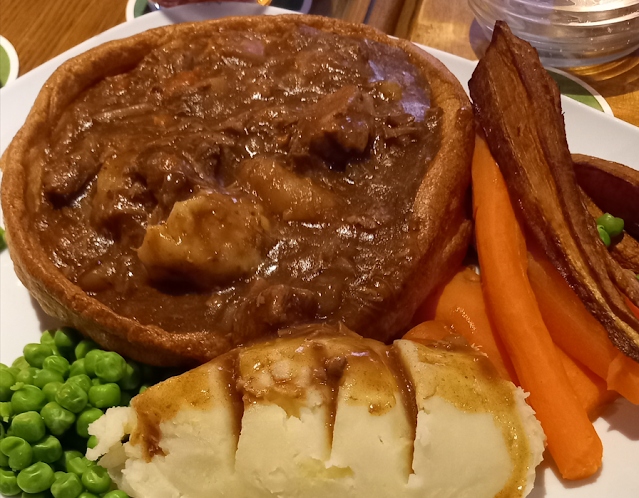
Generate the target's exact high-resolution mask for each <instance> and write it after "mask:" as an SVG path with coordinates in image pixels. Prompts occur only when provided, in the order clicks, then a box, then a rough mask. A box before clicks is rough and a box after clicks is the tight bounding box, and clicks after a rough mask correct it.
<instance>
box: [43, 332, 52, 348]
mask: <svg viewBox="0 0 639 498" xmlns="http://www.w3.org/2000/svg"><path fill="white" fill-rule="evenodd" d="M53 334H55V330H54V331H53ZM53 334H51V330H45V331H44V332H42V335H41V336H40V344H46V345H47V346H49V347H50V348H52V346H55V339H54V338H53Z"/></svg>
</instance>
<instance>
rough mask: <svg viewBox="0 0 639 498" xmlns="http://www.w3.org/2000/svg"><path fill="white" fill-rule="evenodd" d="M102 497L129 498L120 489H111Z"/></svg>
mask: <svg viewBox="0 0 639 498" xmlns="http://www.w3.org/2000/svg"><path fill="white" fill-rule="evenodd" d="M102 498H129V495H127V494H126V493H125V492H124V491H120V490H119V489H117V490H115V491H109V492H108V493H107V494H105V495H102Z"/></svg>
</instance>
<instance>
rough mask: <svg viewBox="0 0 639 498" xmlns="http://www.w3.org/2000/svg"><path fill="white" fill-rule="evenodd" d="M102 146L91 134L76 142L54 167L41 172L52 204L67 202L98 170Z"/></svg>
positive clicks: (43, 183) (100, 163) (44, 186)
mask: <svg viewBox="0 0 639 498" xmlns="http://www.w3.org/2000/svg"><path fill="white" fill-rule="evenodd" d="M101 149H102V146H101V144H100V142H99V141H98V140H97V139H96V138H95V137H93V136H89V137H87V138H85V139H83V140H80V141H78V142H77V144H76V145H75V146H74V147H73V149H72V150H71V151H70V152H69V153H68V154H66V156H65V158H64V160H63V161H61V162H59V163H58V164H57V165H56V167H55V168H47V169H45V170H44V171H43V174H42V187H43V190H44V192H45V194H46V195H47V197H48V198H49V199H50V200H51V201H52V202H53V204H54V205H58V204H62V203H66V202H69V201H70V200H71V199H72V198H73V197H74V196H76V195H77V193H78V191H80V190H81V189H82V188H83V187H84V186H85V185H86V184H87V183H88V182H89V181H90V180H91V179H92V178H93V177H94V176H95V175H96V173H97V172H98V171H99V170H100V166H101V165H102V158H101V157H100V155H101Z"/></svg>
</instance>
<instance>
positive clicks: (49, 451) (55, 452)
mask: <svg viewBox="0 0 639 498" xmlns="http://www.w3.org/2000/svg"><path fill="white" fill-rule="evenodd" d="M31 448H32V449H33V459H34V460H35V461H36V462H46V463H55V462H56V461H58V460H59V459H60V458H62V444H60V440H59V439H58V438H57V437H55V436H51V435H49V436H44V438H42V439H41V440H40V441H38V442H37V443H36V444H34V445H33V446H32V447H31Z"/></svg>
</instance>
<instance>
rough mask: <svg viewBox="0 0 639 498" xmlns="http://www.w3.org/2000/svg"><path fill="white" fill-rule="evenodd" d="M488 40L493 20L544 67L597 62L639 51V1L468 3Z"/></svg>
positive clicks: (483, 0)
mask: <svg viewBox="0 0 639 498" xmlns="http://www.w3.org/2000/svg"><path fill="white" fill-rule="evenodd" d="M468 3H469V5H470V7H471V9H472V10H473V12H474V13H475V18H476V19H477V21H478V22H479V25H480V26H481V28H482V29H483V30H484V32H485V34H486V36H488V37H490V36H491V34H492V30H493V26H494V25H495V21H496V20H503V21H506V22H507V23H508V25H509V26H510V28H511V29H512V31H513V33H515V34H516V35H517V36H519V37H520V38H523V39H524V40H526V41H528V42H529V43H530V44H532V46H533V47H535V48H536V49H537V52H539V57H540V59H541V61H542V62H543V63H544V65H549V66H588V65H592V64H602V63H605V62H610V61H612V60H615V59H618V58H620V57H623V56H625V55H628V54H630V53H631V52H633V51H634V50H636V49H637V48H639V0H562V1H557V0H508V1H504V0H469V1H468Z"/></svg>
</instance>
